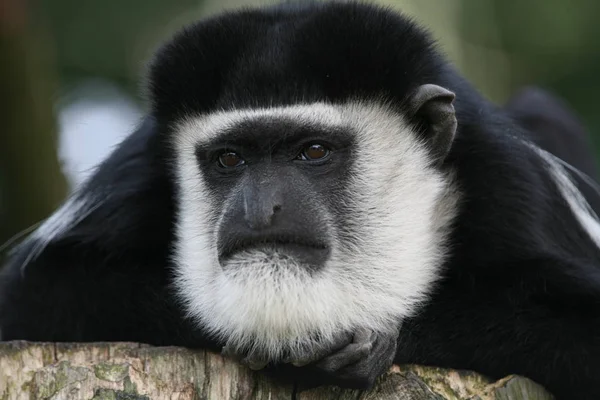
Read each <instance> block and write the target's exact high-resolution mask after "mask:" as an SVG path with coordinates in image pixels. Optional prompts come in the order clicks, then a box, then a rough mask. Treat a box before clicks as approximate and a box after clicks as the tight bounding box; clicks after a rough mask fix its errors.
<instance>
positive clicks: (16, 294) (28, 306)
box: [0, 245, 177, 344]
mask: <svg viewBox="0 0 600 400" xmlns="http://www.w3.org/2000/svg"><path fill="white" fill-rule="evenodd" d="M73 246H74V247H71V248H67V247H68V246H66V245H64V246H60V245H51V246H50V247H48V248H47V249H46V250H45V251H44V252H43V253H42V254H41V255H40V257H39V258H38V259H37V260H35V261H33V262H32V263H30V264H28V265H27V266H26V267H25V268H23V269H22V268H21V262H22V261H23V258H24V257H26V256H27V250H29V249H28V248H23V249H21V251H20V253H19V254H17V256H16V257H14V258H13V259H12V260H11V262H10V264H9V265H7V266H5V268H4V270H3V273H2V277H1V280H0V282H1V284H2V287H1V290H2V292H1V295H0V301H1V302H0V327H1V329H2V339H3V340H31V341H56V342H65V341H75V342H77V341H115V340H120V341H139V342H147V343H156V344H161V341H162V340H165V337H166V335H168V334H170V335H173V336H175V337H176V333H177V331H176V330H175V329H173V326H175V325H176V318H175V317H176V315H175V313H174V310H173V309H172V307H171V306H170V304H169V303H168V300H167V299H168V298H169V297H168V296H167V293H166V291H165V288H164V285H162V282H161V279H162V278H161V276H160V275H159V274H157V273H156V272H155V271H152V268H151V266H148V265H143V264H141V263H139V262H138V263H135V262H131V263H127V262H126V261H127V257H122V258H121V259H114V260H112V262H107V263H104V262H103V261H104V257H106V255H101V254H98V253H96V254H94V253H95V252H94V251H93V250H90V249H89V248H88V249H86V250H85V251H83V250H82V251H81V252H78V250H77V249H76V245H73ZM84 253H85V254H84ZM102 256H104V257H102ZM129 261H131V260H129Z"/></svg>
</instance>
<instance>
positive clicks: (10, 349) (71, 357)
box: [0, 342, 552, 400]
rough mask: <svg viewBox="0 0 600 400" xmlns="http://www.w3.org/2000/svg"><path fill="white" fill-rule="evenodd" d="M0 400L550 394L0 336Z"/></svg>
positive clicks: (479, 380)
mask: <svg viewBox="0 0 600 400" xmlns="http://www.w3.org/2000/svg"><path fill="white" fill-rule="evenodd" d="M0 399H1V400H17V399H18V400H24V399H34V400H38V399H40V400H41V399H44V400H50V399H52V400H67V399H68V400H83V399H85V400H90V399H91V400H150V399H151V400H167V399H168V400H192V399H193V400H197V399H208V400H213V399H215V400H238V399H239V400H259V399H261V400H262V399H265V400H266V399H270V400H279V399H282V400H283V399H288V400H291V399H296V400H321V399H323V400H324V399H337V400H350V399H352V400H355V399H356V400H358V399H362V400H367V399H368V400H383V399H386V400H387V399H390V400H434V399H435V400H443V399H469V400H521V399H523V400H525V399H527V400H550V399H552V397H551V396H550V395H549V394H547V392H545V391H544V390H543V389H542V388H541V387H540V386H539V385H537V384H535V383H533V382H532V381H530V380H528V379H525V378H522V377H516V376H509V377H506V378H504V379H502V380H500V381H497V382H490V381H489V380H487V379H486V378H484V377H482V376H480V375H477V374H475V373H472V372H466V371H455V370H444V369H440V368H431V367H420V366H409V365H407V366H393V367H392V368H391V369H390V371H389V372H388V373H386V374H385V375H384V376H382V377H381V379H380V380H379V382H378V383H377V385H376V387H375V388H373V389H372V390H370V391H356V390H342V389H339V388H336V387H322V388H317V389H312V390H308V391H303V392H300V393H296V392H295V388H294V387H292V386H285V385H281V384H278V383H276V382H273V381H271V380H270V379H269V378H267V377H266V376H264V375H263V374H261V373H260V372H254V371H251V370H250V369H248V368H246V367H244V366H242V365H240V364H238V363H236V362H234V361H231V360H228V359H225V358H223V357H221V356H220V355H218V354H214V353H211V352H207V351H202V350H200V351H194V350H188V349H183V348H177V347H152V346H147V345H141V344H136V343H88V344H74V343H64V344H63V343H60V344H57V343H29V342H6V343H0Z"/></svg>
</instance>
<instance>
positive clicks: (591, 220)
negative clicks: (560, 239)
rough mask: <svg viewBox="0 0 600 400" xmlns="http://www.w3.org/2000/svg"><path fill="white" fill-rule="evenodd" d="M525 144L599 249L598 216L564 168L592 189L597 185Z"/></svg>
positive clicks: (560, 161)
mask: <svg viewBox="0 0 600 400" xmlns="http://www.w3.org/2000/svg"><path fill="white" fill-rule="evenodd" d="M526 144H527V145H528V146H529V147H530V148H532V149H533V150H534V151H535V152H536V153H537V154H538V155H539V156H540V157H541V158H542V159H543V160H544V162H545V163H546V165H547V167H548V172H549V173H550V175H551V177H552V179H553V180H554V181H555V183H556V185H557V187H558V190H559V191H560V194H561V195H562V196H563V198H564V199H565V200H566V201H567V204H568V205H569V208H570V209H571V212H572V213H573V215H574V216H575V218H576V219H577V221H578V222H579V224H580V225H581V226H582V227H583V229H584V230H585V231H586V233H587V234H588V235H589V237H590V238H591V239H592V241H593V242H594V243H595V244H596V246H598V247H599V248H600V221H599V220H598V216H597V215H596V213H595V212H594V210H593V209H592V207H590V205H589V203H588V202H587V200H586V199H585V197H584V196H583V194H582V193H581V191H580V190H579V189H578V188H577V186H576V185H575V183H574V181H573V179H572V177H571V176H570V175H569V173H568V172H567V170H566V169H565V167H567V168H569V169H571V170H574V171H576V172H577V173H578V174H580V175H581V176H582V177H583V178H584V180H586V181H587V182H588V183H589V184H591V185H592V187H597V185H595V184H593V183H592V182H590V181H591V180H590V178H589V177H587V176H586V175H584V174H583V173H581V172H580V171H578V170H576V169H575V168H574V167H572V166H570V165H569V164H567V163H566V162H564V161H563V160H561V159H560V158H558V157H556V156H554V155H553V154H551V153H549V152H547V151H545V150H543V149H541V148H540V147H538V146H536V145H534V144H533V143H530V142H526Z"/></svg>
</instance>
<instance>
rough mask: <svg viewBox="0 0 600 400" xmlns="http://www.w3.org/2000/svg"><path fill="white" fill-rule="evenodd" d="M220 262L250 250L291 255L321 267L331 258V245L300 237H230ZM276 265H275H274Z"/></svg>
mask: <svg viewBox="0 0 600 400" xmlns="http://www.w3.org/2000/svg"><path fill="white" fill-rule="evenodd" d="M220 247H221V249H220V250H221V251H220V254H219V262H220V263H221V265H226V264H227V261H228V260H230V259H231V258H233V257H234V256H239V255H240V254H244V253H250V252H261V253H264V254H265V255H267V256H268V255H274V254H277V255H278V256H279V258H281V257H282V256H283V257H289V258H291V259H293V260H295V261H296V262H297V263H298V264H300V265H303V266H305V267H308V268H311V269H319V268H321V267H322V266H323V265H324V264H325V262H326V261H327V259H328V258H329V254H330V249H329V247H328V246H327V245H326V244H325V243H323V242H321V241H318V240H314V239H311V238H298V237H286V236H276V237H260V238H229V239H226V240H224V241H223V243H222V245H221V246H220ZM274 266H275V265H274Z"/></svg>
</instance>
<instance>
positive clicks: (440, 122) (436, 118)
mask: <svg viewBox="0 0 600 400" xmlns="http://www.w3.org/2000/svg"><path fill="white" fill-rule="evenodd" d="M454 98H455V95H454V93H452V92H451V91H449V90H447V89H444V88H443V87H441V86H438V85H433V84H427V85H422V86H419V87H418V88H417V90H415V92H414V93H413V95H412V96H411V97H410V99H409V114H410V116H411V117H412V118H414V119H416V120H417V121H419V122H420V124H421V125H422V126H423V128H424V131H423V132H422V133H423V136H424V137H425V139H426V141H427V143H428V144H429V145H430V148H431V151H432V154H433V156H434V157H435V158H436V160H438V162H439V163H440V164H441V163H442V162H443V161H444V159H445V158H446V156H447V155H448V152H449V151H450V147H451V146H452V142H453V141H454V135H455V134H456V127H457V121H456V114H455V113H454V106H453V105H452V102H453V101H454Z"/></svg>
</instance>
